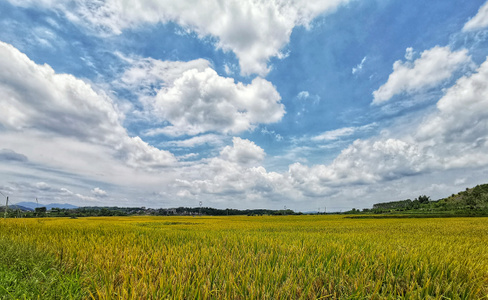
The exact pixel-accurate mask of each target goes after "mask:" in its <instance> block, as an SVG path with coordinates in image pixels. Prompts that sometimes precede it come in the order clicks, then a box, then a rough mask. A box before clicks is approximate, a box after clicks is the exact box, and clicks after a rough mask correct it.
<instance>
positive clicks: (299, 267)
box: [0, 216, 488, 299]
mask: <svg viewBox="0 0 488 300" xmlns="http://www.w3.org/2000/svg"><path fill="white" fill-rule="evenodd" d="M1 245H9V246H8V247H14V248H12V249H14V250H12V249H11V250H10V252H11V253H14V252H18V251H24V253H40V256H39V257H40V258H39V259H38V261H39V262H43V261H49V264H50V265H51V267H50V268H48V270H51V272H54V271H52V270H55V273H54V274H55V275H56V274H58V275H56V276H55V277H54V279H49V280H47V279H43V278H44V277H42V276H40V277H39V278H41V279H39V280H37V283H38V284H40V288H38V289H35V290H34V291H28V292H25V293H24V294H22V293H23V292H22V289H23V288H26V289H27V287H26V285H25V284H24V285H22V280H29V279H32V278H34V277H32V276H34V275H31V274H33V273H32V272H34V271H35V270H37V269H39V268H40V267H38V266H37V265H36V264H35V262H36V259H34V260H33V261H34V263H33V264H32V266H31V267H30V268H31V269H33V270H34V271H32V270H31V271H32V272H31V273H29V272H27V271H26V273H25V274H24V273H18V274H21V275H19V276H17V277H19V278H20V279H19V278H17V279H16V280H15V282H12V280H10V281H8V280H2V279H1V278H2V275H1V273H5V272H10V271H12V270H14V269H15V268H16V266H17V265H18V264H19V263H23V262H22V259H23V258H22V257H23V256H21V257H20V258H19V257H18V258H17V259H16V260H13V259H10V260H9V258H8V257H7V258H4V259H3V267H2V268H0V298H5V299H17V298H22V297H23V296H22V295H24V296H25V295H27V296H25V297H24V298H26V299H31V298H39V299H49V298H56V296H55V294H49V290H52V289H55V288H57V289H60V290H63V291H64V292H65V294H64V295H63V296H59V297H60V299H67V298H72V299H80V298H83V299H84V298H88V299H426V298H432V299H446V298H450V299H482V298H488V250H487V249H488V219H487V218H449V219H347V218H344V217H343V216H255V217H248V216H243V217H107V218H102V217H96V218H80V219H64V218H43V219H2V220H1V221H0V250H2V249H3V248H2V247H1ZM8 247H7V248H8ZM7 248H5V249H7ZM4 251H7V250H4ZM12 255H13V254H12ZM24 256H28V255H24ZM0 260H1V259H0ZM0 264H1V262H0ZM27 266H29V265H27ZM36 268H37V269H36ZM27 269H28V268H27ZM29 270H30V269H29ZM39 270H40V269H39ZM45 273H46V274H47V273H48V271H46V272H44V273H42V274H43V275H44V274H45ZM22 274H24V275H22ZM48 275H49V274H48ZM22 276H24V277H28V278H22ZM46 276H47V275H46ZM3 277H5V276H3ZM49 278H50V277H49ZM46 280H47V282H44V281H46ZM19 284H20V285H19ZM46 284H47V285H49V284H50V287H49V288H42V286H43V285H46ZM29 286H30V285H29ZM43 293H44V294H43Z"/></svg>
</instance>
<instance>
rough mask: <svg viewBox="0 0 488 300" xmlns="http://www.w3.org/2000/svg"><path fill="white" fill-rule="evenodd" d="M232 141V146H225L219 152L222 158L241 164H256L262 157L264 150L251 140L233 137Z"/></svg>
mask: <svg viewBox="0 0 488 300" xmlns="http://www.w3.org/2000/svg"><path fill="white" fill-rule="evenodd" d="M232 143H233V145H232V147H231V146H226V147H225V148H224V149H223V150H222V151H221V152H220V156H221V157H222V159H224V160H228V161H231V162H235V163H239V164H242V165H251V164H257V163H260V162H261V161H262V160H263V159H264V156H265V153H264V150H263V149H262V148H260V147H259V146H257V145H256V144H254V143H253V142H251V141H249V140H243V139H241V138H238V137H234V138H233V139H232Z"/></svg>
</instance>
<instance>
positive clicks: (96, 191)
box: [91, 187, 107, 197]
mask: <svg viewBox="0 0 488 300" xmlns="http://www.w3.org/2000/svg"><path fill="white" fill-rule="evenodd" d="M91 192H92V194H93V195H95V197H107V192H106V191H104V190H102V189H101V188H99V187H96V188H94V189H93V190H91Z"/></svg>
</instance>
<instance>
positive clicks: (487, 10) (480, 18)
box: [463, 2, 488, 31]
mask: <svg viewBox="0 0 488 300" xmlns="http://www.w3.org/2000/svg"><path fill="white" fill-rule="evenodd" d="M486 27H488V2H486V3H485V4H483V5H482V6H481V7H480V9H479V10H478V13H477V14H476V16H474V17H473V18H472V19H470V20H469V21H468V22H467V23H466V24H464V27H463V31H474V30H479V29H483V28H486Z"/></svg>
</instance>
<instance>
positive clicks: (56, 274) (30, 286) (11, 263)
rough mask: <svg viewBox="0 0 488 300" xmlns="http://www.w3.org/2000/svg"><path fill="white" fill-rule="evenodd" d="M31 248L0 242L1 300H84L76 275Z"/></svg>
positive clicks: (44, 254) (83, 293)
mask: <svg viewBox="0 0 488 300" xmlns="http://www.w3.org/2000/svg"><path fill="white" fill-rule="evenodd" d="M67 271H68V270H63V269H62V267H61V266H60V265H59V263H57V262H56V260H55V258H54V257H53V256H52V255H50V254H48V253H44V252H41V251H39V250H37V249H36V248H35V247H34V246H33V245H27V244H18V243H13V242H12V241H9V240H6V239H0V299H83V298H86V296H87V295H86V294H85V292H84V291H83V289H82V286H81V283H80V280H79V276H77V274H76V273H75V272H71V273H68V272H67Z"/></svg>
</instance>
